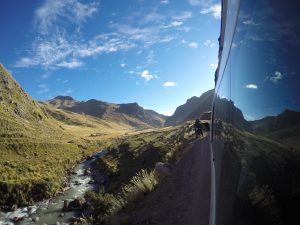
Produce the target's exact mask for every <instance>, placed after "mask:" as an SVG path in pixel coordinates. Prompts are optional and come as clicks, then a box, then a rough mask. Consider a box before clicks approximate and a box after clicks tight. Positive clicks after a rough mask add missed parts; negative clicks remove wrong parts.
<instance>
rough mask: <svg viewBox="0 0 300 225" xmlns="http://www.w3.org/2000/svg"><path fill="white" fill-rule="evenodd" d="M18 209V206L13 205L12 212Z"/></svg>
mask: <svg viewBox="0 0 300 225" xmlns="http://www.w3.org/2000/svg"><path fill="white" fill-rule="evenodd" d="M17 209H18V205H17V204H13V205H12V207H11V208H10V210H11V211H16V210H17Z"/></svg>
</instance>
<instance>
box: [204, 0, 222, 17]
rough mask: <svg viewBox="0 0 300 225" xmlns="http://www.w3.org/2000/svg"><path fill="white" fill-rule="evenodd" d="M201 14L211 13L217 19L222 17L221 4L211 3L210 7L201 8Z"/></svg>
mask: <svg viewBox="0 0 300 225" xmlns="http://www.w3.org/2000/svg"><path fill="white" fill-rule="evenodd" d="M201 14H210V15H212V16H213V17H214V18H215V19H220V18H221V4H220V3H218V4H214V5H210V6H208V7H204V8H203V9H202V10H201Z"/></svg>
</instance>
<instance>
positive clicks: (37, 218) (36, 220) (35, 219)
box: [32, 216, 40, 222]
mask: <svg viewBox="0 0 300 225" xmlns="http://www.w3.org/2000/svg"><path fill="white" fill-rule="evenodd" d="M39 220H40V218H39V217H37V216H36V217H33V218H32V221H33V222H38V221H39Z"/></svg>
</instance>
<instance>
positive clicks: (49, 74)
mask: <svg viewBox="0 0 300 225" xmlns="http://www.w3.org/2000/svg"><path fill="white" fill-rule="evenodd" d="M49 77H51V73H50V72H46V73H44V74H43V75H42V76H41V78H42V79H44V80H45V79H48V78H49Z"/></svg>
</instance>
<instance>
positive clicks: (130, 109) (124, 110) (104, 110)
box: [47, 96, 167, 129]
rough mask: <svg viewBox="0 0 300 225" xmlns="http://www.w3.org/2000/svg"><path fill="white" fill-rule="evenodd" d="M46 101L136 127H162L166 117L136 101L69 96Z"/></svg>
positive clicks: (62, 107) (63, 107) (70, 110)
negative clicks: (84, 98) (74, 97)
mask: <svg viewBox="0 0 300 225" xmlns="http://www.w3.org/2000/svg"><path fill="white" fill-rule="evenodd" d="M47 102H48V103H50V104H51V105H53V106H55V107H56V108H58V109H63V110H65V111H69V112H75V113H78V114H82V115H89V116H92V117H95V118H98V119H103V120H107V121H111V122H117V123H119V124H127V125H129V126H131V127H135V128H138V129H144V128H151V127H162V126H163V125H164V123H165V120H166V118H167V117H166V116H164V115H161V114H159V113H157V112H155V111H153V110H147V109H144V108H143V107H141V106H139V105H138V104H137V103H127V104H115V103H109V102H104V101H100V100H96V99H90V100H88V101H77V100H75V99H73V98H72V97H70V96H57V97H55V98H54V99H51V100H49V101H47Z"/></svg>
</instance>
